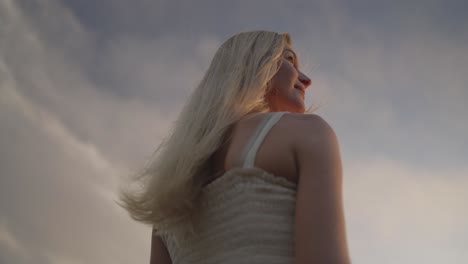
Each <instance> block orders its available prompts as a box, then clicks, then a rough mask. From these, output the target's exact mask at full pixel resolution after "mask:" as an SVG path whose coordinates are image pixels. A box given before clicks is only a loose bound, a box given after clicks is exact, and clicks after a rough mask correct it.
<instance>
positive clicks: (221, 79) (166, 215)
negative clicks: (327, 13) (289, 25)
mask: <svg viewBox="0 0 468 264" xmlns="http://www.w3.org/2000/svg"><path fill="white" fill-rule="evenodd" d="M287 44H289V45H290V44H291V38H290V36H289V34H287V33H284V34H278V33H275V32H269V31H252V32H243V33H240V34H237V35H234V36H232V37H231V38H229V39H228V40H227V41H226V42H224V43H223V44H222V45H221V47H220V48H219V49H218V51H217V52H216V54H215V56H214V58H213V60H212V61H211V65H210V66H209V68H208V70H207V72H206V73H205V75H204V77H203V79H202V80H201V82H200V84H199V85H198V86H197V87H196V89H195V90H194V92H193V94H192V95H191V97H190V99H189V101H188V102H187V104H186V105H185V107H184V108H183V109H182V111H181V113H180V115H179V117H178V119H177V121H176V122H175V125H174V127H173V129H172V133H171V134H170V135H169V136H168V137H166V138H165V139H164V140H163V142H162V143H161V144H160V145H159V147H158V148H157V150H156V151H155V153H154V154H153V159H152V160H151V161H150V162H149V163H148V165H146V166H145V167H144V168H143V169H142V170H141V171H140V172H138V173H137V174H136V175H133V176H134V179H133V181H134V182H135V183H137V184H138V186H139V189H138V190H131V189H130V188H123V189H122V190H121V192H120V202H119V204H120V205H121V206H122V207H124V208H125V209H126V210H127V211H128V212H129V213H130V216H131V217H132V218H133V219H135V220H137V221H141V222H143V223H147V224H151V225H153V228H154V229H157V230H158V229H167V230H169V229H171V228H173V227H175V226H177V229H178V230H179V231H180V230H181V229H182V231H183V234H188V233H187V232H186V231H188V232H189V233H193V232H194V219H195V218H196V213H197V212H198V211H199V210H198V209H199V198H200V194H201V191H202V188H203V186H204V184H205V183H206V182H207V179H208V178H210V177H211V176H212V175H210V173H211V170H210V159H211V157H212V155H213V154H214V153H215V152H216V151H217V150H218V149H219V148H220V146H221V145H222V144H223V143H224V142H225V140H226V136H229V135H228V134H229V133H228V132H229V130H230V128H231V127H232V125H233V124H234V123H236V122H237V121H239V120H240V119H241V118H242V117H243V116H245V115H247V114H248V113H251V112H269V111H270V109H269V106H268V104H267V102H266V101H265V94H266V93H267V92H268V87H269V86H268V82H269V81H270V79H271V78H272V77H273V76H274V75H275V73H276V72H277V71H278V69H279V66H280V59H281V54H282V52H283V49H284V47H285V46H286V45H287Z"/></svg>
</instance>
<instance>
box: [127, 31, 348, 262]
mask: <svg viewBox="0 0 468 264" xmlns="http://www.w3.org/2000/svg"><path fill="white" fill-rule="evenodd" d="M310 85H311V80H310V79H309V78H308V77H307V76H306V75H305V74H304V73H302V72H301V71H300V68H299V60H298V56H297V55H296V53H295V52H294V49H293V47H292V44H291V38H290V36H289V35H288V34H278V33H275V32H268V31H255V32H244V33H240V34H237V35H235V36H233V37H231V38H229V39H228V40H227V41H226V42H224V43H223V44H222V45H221V47H220V48H219V49H218V51H217V52H216V54H215V56H214V58H213V60H212V62H211V65H210V67H209V69H208V70H207V72H206V74H205V76H204V77H203V79H202V81H201V82H200V84H199V85H198V86H197V87H196V89H195V90H194V92H193V94H192V96H191V97H190V100H189V101H188V103H187V104H186V106H185V107H184V108H183V110H182V111H181V113H180V116H179V117H178V119H177V121H176V123H175V126H174V128H173V130H172V133H171V134H170V136H169V137H167V138H166V139H165V140H164V141H163V143H162V144H161V145H160V147H159V148H158V149H157V151H156V155H155V156H154V158H153V159H152V161H151V162H150V163H149V164H148V165H147V166H146V167H145V168H144V169H143V170H142V171H141V172H139V173H138V175H136V176H137V177H136V181H137V183H138V184H139V186H140V189H138V190H130V189H125V190H123V191H122V195H121V204H122V206H124V207H125V208H126V209H127V210H128V212H129V213H130V215H131V217H132V218H134V219H135V220H138V221H141V222H144V223H147V224H151V225H152V226H153V234H152V242H151V258H150V263H152V264H156V263H157V264H169V263H172V264H182V263H190V264H196V263H203V264H210V263H222V264H229V263H236V264H242V263H250V264H254V263H262V264H264V263H270V264H272V263H278V264H280V263H284V264H292V263H295V264H312V263H327V264H333V263H335V264H338V263H339V264H345V263H350V260H349V256H348V249H347V242H346V231H345V220H344V212H343V211H344V210H343V201H342V200H343V199H342V167H341V158H340V153H339V146H338V141H337V138H336V135H335V133H334V131H333V129H332V128H331V127H330V126H329V125H328V124H327V122H326V121H324V120H323V119H322V118H321V117H319V116H318V115H315V114H305V113H306V111H305V106H304V94H305V92H306V89H307V88H308V87H309V86H310Z"/></svg>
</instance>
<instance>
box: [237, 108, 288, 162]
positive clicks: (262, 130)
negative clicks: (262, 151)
mask: <svg viewBox="0 0 468 264" xmlns="http://www.w3.org/2000/svg"><path fill="white" fill-rule="evenodd" d="M285 113H286V112H274V113H269V114H268V116H267V117H266V118H265V119H264V120H263V121H262V123H261V124H260V126H259V127H258V128H257V130H256V131H255V134H254V136H253V137H252V139H251V140H250V142H249V144H248V145H247V147H246V150H248V152H247V155H246V156H245V159H244V162H243V164H242V168H251V167H254V163H255V157H256V156H257V151H258V148H259V147H260V145H261V144H262V142H263V140H264V139H265V136H266V135H267V134H268V132H269V131H270V129H271V128H272V127H273V126H274V125H275V124H276V123H277V122H278V121H279V120H280V118H281V117H282V116H283V115H284V114H285Z"/></svg>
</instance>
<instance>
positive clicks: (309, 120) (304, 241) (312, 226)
mask: <svg viewBox="0 0 468 264" xmlns="http://www.w3.org/2000/svg"><path fill="white" fill-rule="evenodd" d="M288 119H290V120H289V122H291V126H292V129H291V133H293V142H294V143H293V144H294V147H293V148H294V151H295V159H296V163H297V166H298V172H299V184H298V192H297V197H296V220H295V229H296V232H295V233H296V237H295V241H296V244H295V251H296V262H295V263H296V264H302V263H336V264H349V263H350V260H349V253H348V248H347V241H346V240H347V239H346V228H345V219H344V210H343V200H342V166H341V158H340V153H339V147H338V140H337V137H336V134H335V132H334V130H333V129H332V128H331V126H330V125H329V124H328V123H327V122H326V121H325V120H324V119H323V118H322V117H320V116H318V115H302V116H294V115H291V116H289V118H288Z"/></svg>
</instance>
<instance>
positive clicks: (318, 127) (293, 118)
mask: <svg viewBox="0 0 468 264" xmlns="http://www.w3.org/2000/svg"><path fill="white" fill-rule="evenodd" d="M285 119H286V120H285V126H287V127H288V131H289V133H291V136H292V138H293V145H294V146H295V147H301V146H302V147H304V146H309V147H311V146H310V144H313V145H314V147H319V146H320V145H322V147H325V145H328V146H329V145H330V144H337V137H336V134H335V131H334V130H333V128H332V127H331V126H330V124H329V123H328V122H327V121H325V119H323V118H322V117H321V116H319V115H317V114H295V113H290V114H287V115H286V118H285Z"/></svg>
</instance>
